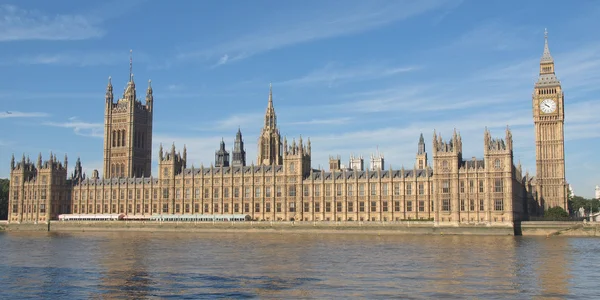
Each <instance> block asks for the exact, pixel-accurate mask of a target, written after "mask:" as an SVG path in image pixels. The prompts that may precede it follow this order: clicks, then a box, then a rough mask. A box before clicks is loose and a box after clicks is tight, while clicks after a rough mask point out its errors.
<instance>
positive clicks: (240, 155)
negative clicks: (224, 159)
mask: <svg viewBox="0 0 600 300" xmlns="http://www.w3.org/2000/svg"><path fill="white" fill-rule="evenodd" d="M231 156H232V157H231V165H232V166H233V167H244V166H246V150H245V149H244V140H243V139H242V131H241V130H240V129H239V128H238V131H237V133H236V134H235V141H234V142H233V151H232V152H231Z"/></svg>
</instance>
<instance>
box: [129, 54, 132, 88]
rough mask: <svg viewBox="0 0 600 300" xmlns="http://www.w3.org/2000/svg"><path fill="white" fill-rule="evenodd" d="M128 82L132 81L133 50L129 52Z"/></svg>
mask: <svg viewBox="0 0 600 300" xmlns="http://www.w3.org/2000/svg"><path fill="white" fill-rule="evenodd" d="M129 81H133V49H130V50H129Z"/></svg>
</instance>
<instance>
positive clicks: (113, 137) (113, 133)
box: [112, 130, 117, 147]
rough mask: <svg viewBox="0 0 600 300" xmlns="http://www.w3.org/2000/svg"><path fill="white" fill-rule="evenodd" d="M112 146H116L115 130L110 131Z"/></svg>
mask: <svg viewBox="0 0 600 300" xmlns="http://www.w3.org/2000/svg"><path fill="white" fill-rule="evenodd" d="M112 146H113V147H116V146H117V132H116V131H114V130H113V132H112Z"/></svg>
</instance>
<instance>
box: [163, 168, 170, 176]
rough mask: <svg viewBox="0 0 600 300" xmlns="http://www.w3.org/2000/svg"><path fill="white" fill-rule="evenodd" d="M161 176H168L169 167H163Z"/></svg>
mask: <svg viewBox="0 0 600 300" xmlns="http://www.w3.org/2000/svg"><path fill="white" fill-rule="evenodd" d="M163 176H169V168H163Z"/></svg>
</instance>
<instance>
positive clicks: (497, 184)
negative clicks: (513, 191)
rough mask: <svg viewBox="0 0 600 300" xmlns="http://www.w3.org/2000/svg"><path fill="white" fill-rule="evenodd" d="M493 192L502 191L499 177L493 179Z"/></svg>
mask: <svg viewBox="0 0 600 300" xmlns="http://www.w3.org/2000/svg"><path fill="white" fill-rule="evenodd" d="M494 192H496V193H502V179H501V178H496V179H495V180H494Z"/></svg>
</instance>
